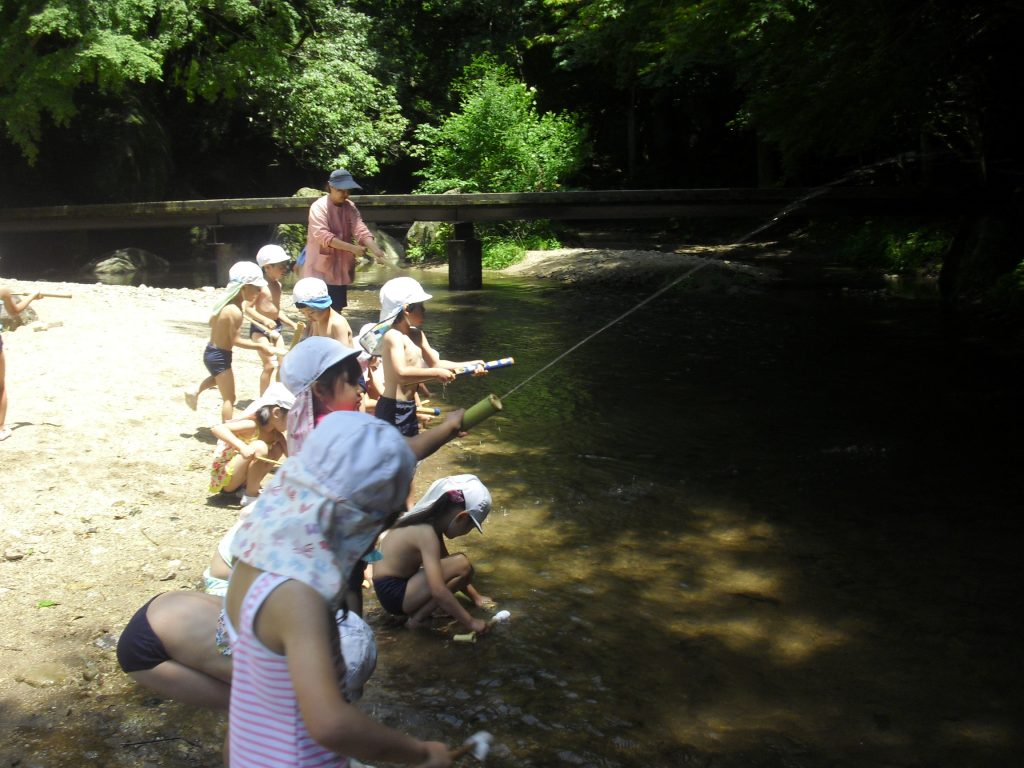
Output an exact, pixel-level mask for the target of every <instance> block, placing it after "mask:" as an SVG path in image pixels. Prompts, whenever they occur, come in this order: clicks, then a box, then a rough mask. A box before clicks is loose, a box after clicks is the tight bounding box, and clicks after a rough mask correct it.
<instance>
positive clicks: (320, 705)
mask: <svg viewBox="0 0 1024 768" xmlns="http://www.w3.org/2000/svg"><path fill="white" fill-rule="evenodd" d="M278 593H280V595H279V596H278ZM275 598H276V599H275ZM264 605H265V607H264V613H265V620H264V624H263V628H262V631H261V634H262V632H263V631H265V632H267V633H268V634H269V637H268V639H271V640H272V639H274V636H275V635H276V637H277V638H279V639H280V642H281V645H282V646H283V650H284V654H285V656H286V657H287V659H288V672H289V674H290V676H291V680H292V687H293V688H294V689H295V695H296V699H297V701H298V704H299V710H300V711H301V713H302V719H303V721H304V722H305V724H306V729H307V730H308V731H309V735H310V736H311V737H312V738H313V739H314V740H315V741H316V742H317V743H318V744H320V745H322V746H324V747H326V748H327V749H330V750H332V751H334V752H337V753H338V754H341V755H346V756H350V757H355V758H356V759H358V760H361V761H364V762H371V763H378V762H386V763H404V764H406V765H416V766H420V767H421V768H447V766H450V765H451V758H450V757H449V754H448V748H447V747H446V746H445V745H444V744H442V743H440V742H436V741H419V740H418V739H414V738H412V737H411V736H407V735H405V734H403V733H400V732H399V731H396V730H393V729H391V728H388V727H386V726H384V725H381V724H380V723H378V722H376V721H375V720H372V719H371V718H369V717H367V716H366V715H365V714H363V713H362V712H361V711H360V710H359V709H358V708H357V707H355V706H353V705H352V704H349V703H348V702H347V701H345V699H344V697H343V696H342V694H341V690H340V689H339V687H338V684H337V671H336V670H335V667H334V659H333V652H332V650H331V645H330V641H329V639H328V638H330V636H331V633H332V632H337V631H338V630H337V627H335V626H334V625H333V623H331V622H329V621H328V612H327V610H326V606H325V605H324V601H323V598H322V597H321V596H320V595H319V594H317V593H316V592H314V591H313V590H312V589H311V588H309V587H307V586H306V585H305V584H300V583H298V582H294V581H293V582H287V583H285V584H283V585H281V587H279V588H278V589H277V590H275V593H274V594H273V595H272V596H271V597H270V598H268V599H267V602H266V603H265V604H264ZM267 609H270V610H269V611H268V610H267Z"/></svg>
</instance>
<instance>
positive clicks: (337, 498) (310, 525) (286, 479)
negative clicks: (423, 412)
mask: <svg viewBox="0 0 1024 768" xmlns="http://www.w3.org/2000/svg"><path fill="white" fill-rule="evenodd" d="M415 467H416V457H415V456H414V455H413V452H412V450H411V449H410V448H409V446H408V445H407V444H406V442H405V438H404V437H402V435H401V433H400V432H399V431H398V430H397V429H395V428H394V427H393V426H392V425H390V424H388V423H386V422H384V421H381V420H380V419H378V418H376V417H374V416H370V415H368V414H365V413H359V412H355V411H338V412H335V413H331V414H328V415H327V417H325V418H324V420H323V421H322V422H321V423H320V425H319V426H318V427H317V428H316V429H314V430H313V433H312V434H311V435H310V436H309V438H308V439H307V440H306V444H305V446H304V447H303V449H302V453H300V454H299V455H297V456H292V457H290V458H289V459H288V460H287V461H285V463H284V465H283V466H282V467H281V468H280V469H279V470H278V471H277V473H276V474H275V476H274V479H273V480H272V481H271V483H270V485H269V486H268V487H267V488H266V489H264V491H263V493H262V494H261V495H260V497H259V500H258V501H257V502H256V503H255V504H253V511H252V512H251V513H250V514H249V516H248V517H247V518H246V520H245V522H244V523H243V524H242V526H241V528H239V529H238V533H236V534H235V537H234V539H233V540H232V542H231V554H232V555H233V556H234V557H235V558H237V559H239V560H242V561H243V562H246V563H248V564H249V565H251V566H253V567H254V568H259V569H260V570H263V571H269V572H271V573H276V574H279V575H281V576H287V577H288V578H290V579H295V580H296V581H301V582H302V583H304V584H307V585H308V586H310V587H312V588H313V589H315V590H316V591H317V592H319V593H320V594H321V595H323V597H324V599H325V600H327V601H328V603H329V604H331V605H332V606H334V605H336V604H337V602H338V601H339V600H340V598H341V595H342V592H343V590H344V585H345V581H346V580H347V578H348V576H349V574H350V573H351V572H352V569H353V567H355V565H356V563H357V562H359V559H360V558H361V557H362V556H363V553H364V552H365V551H366V550H367V549H369V548H370V546H371V545H372V544H373V542H374V540H375V539H376V538H377V536H378V535H379V534H380V533H381V531H382V530H383V529H384V526H385V525H386V524H387V521H388V518H390V517H391V516H392V515H393V514H394V513H395V512H396V511H398V510H400V509H402V508H403V507H404V506H405V501H406V497H407V495H408V493H409V484H410V482H412V475H413V471H414V469H415Z"/></svg>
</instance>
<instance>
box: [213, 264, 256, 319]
mask: <svg viewBox="0 0 1024 768" xmlns="http://www.w3.org/2000/svg"><path fill="white" fill-rule="evenodd" d="M266 284H267V281H266V279H265V278H264V277H263V270H262V269H260V268H259V267H258V266H257V265H256V264H254V263H253V262H251V261H238V262H235V263H234V264H232V265H231V269H229V270H228V284H227V286H226V287H225V289H224V293H223V294H222V295H221V297H220V299H219V300H218V301H217V303H216V304H215V305H214V307H213V311H212V312H211V313H210V318H211V319H213V318H215V317H217V315H219V314H220V312H221V310H222V309H224V307H226V306H227V305H228V304H230V303H231V302H232V301H234V300H235V297H236V296H238V293H239V292H240V291H241V290H242V286H243V285H254V286H256V287H257V288H263V287H264V286H266Z"/></svg>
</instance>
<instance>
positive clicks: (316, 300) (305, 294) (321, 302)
mask: <svg viewBox="0 0 1024 768" xmlns="http://www.w3.org/2000/svg"><path fill="white" fill-rule="evenodd" d="M292 301H293V302H295V303H296V304H305V305H306V306H307V307H313V308H314V309H327V308H328V307H329V306H331V295H330V294H329V293H328V292H327V283H325V282H324V281H323V280H321V279H320V278H319V277H304V278H302V279H301V280H299V281H297V282H296V283H295V286H294V287H293V288H292Z"/></svg>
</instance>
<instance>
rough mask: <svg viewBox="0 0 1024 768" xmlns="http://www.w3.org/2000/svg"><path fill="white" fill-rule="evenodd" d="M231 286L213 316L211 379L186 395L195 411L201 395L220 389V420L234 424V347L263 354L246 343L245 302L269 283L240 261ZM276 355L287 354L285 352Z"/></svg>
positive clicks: (207, 359) (207, 355) (207, 361)
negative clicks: (243, 313) (243, 319)
mask: <svg viewBox="0 0 1024 768" xmlns="http://www.w3.org/2000/svg"><path fill="white" fill-rule="evenodd" d="M228 277H229V279H228V284H227V289H226V290H225V292H224V295H223V296H221V299H220V301H219V302H217V305H216V306H215V307H214V308H213V313H212V314H211V315H210V341H209V343H208V344H207V345H206V351H205V352H204V353H203V364H204V365H206V370H207V371H209V373H210V375H209V376H207V377H206V378H205V379H203V380H202V382H200V384H199V387H198V388H197V389H196V391H195V392H185V402H186V404H188V407H189V408H191V409H192V410H193V411H194V410H195V409H196V405H197V403H198V401H199V395H201V394H202V393H203V392H205V391H206V390H207V389H211V388H213V387H214V386H216V387H217V388H218V389H219V390H220V396H221V407H220V420H221V421H230V420H231V417H232V415H233V414H234V412H235V374H234V373H233V372H232V370H231V350H232V348H233V347H242V348H243V349H254V350H257V351H258V350H259V349H260V345H259V344H257V343H256V342H254V341H250V340H248V339H243V338H242V336H241V329H242V302H243V301H248V302H252V301H255V300H256V297H257V296H258V295H259V291H260V289H261V288H263V287H264V286H266V284H267V281H266V280H265V279H264V278H263V271H262V270H261V269H260V268H259V267H258V266H256V265H255V264H253V263H252V262H251V261H239V262H237V263H236V264H234V265H233V266H232V267H231V270H230V271H229V272H228ZM275 354H281V355H283V354H285V351H284V349H281V350H280V351H277V352H275Z"/></svg>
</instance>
